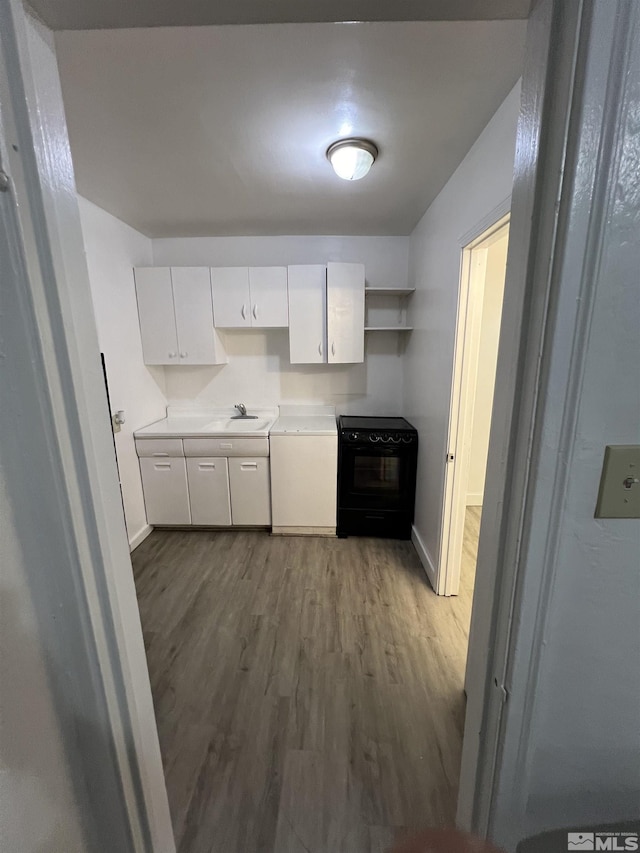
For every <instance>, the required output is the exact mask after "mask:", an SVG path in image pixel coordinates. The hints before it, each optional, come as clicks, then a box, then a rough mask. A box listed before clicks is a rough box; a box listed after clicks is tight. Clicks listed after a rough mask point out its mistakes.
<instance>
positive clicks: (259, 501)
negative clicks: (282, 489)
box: [229, 456, 271, 527]
mask: <svg viewBox="0 0 640 853" xmlns="http://www.w3.org/2000/svg"><path fill="white" fill-rule="evenodd" d="M229 485H230V487H231V517H232V518H233V523H234V524H236V525H237V524H240V525H245V524H247V525H251V524H255V525H260V526H263V527H268V526H269V525H270V524H271V487H270V481H269V460H268V459H265V458H264V457H257V458H253V459H252V458H251V457H248V456H247V457H245V458H236V459H229Z"/></svg>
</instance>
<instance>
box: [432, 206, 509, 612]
mask: <svg viewBox="0 0 640 853" xmlns="http://www.w3.org/2000/svg"><path fill="white" fill-rule="evenodd" d="M508 243H509V214H506V215H504V216H502V217H501V218H500V219H498V220H497V221H496V222H494V223H493V224H492V225H490V226H489V227H488V228H485V229H484V230H483V231H482V232H481V233H480V234H479V235H477V236H476V237H475V238H474V239H473V240H472V241H471V242H469V243H468V244H467V245H466V246H464V247H463V249H462V263H461V274H460V298H459V301H458V319H457V329H456V343H455V357H454V371H453V383H452V391H451V411H450V419H449V441H448V448H447V473H446V478H445V494H444V507H443V513H442V519H443V521H442V538H441V542H442V545H441V553H440V560H439V566H440V575H441V578H442V580H441V584H440V586H441V591H442V593H444V595H457V594H458V593H461V594H463V595H465V596H468V597H469V598H470V599H471V598H472V596H473V587H474V583H475V567H476V559H477V551H478V540H479V536H480V524H481V519H482V503H483V494H484V485H485V478H486V471H487V454H488V450H489V434H490V429H491V413H492V410H493V399H494V391H495V378H496V365H497V360H498V342H499V339H500V324H501V319H502V302H503V296H504V283H505V277H506V268H507V249H508Z"/></svg>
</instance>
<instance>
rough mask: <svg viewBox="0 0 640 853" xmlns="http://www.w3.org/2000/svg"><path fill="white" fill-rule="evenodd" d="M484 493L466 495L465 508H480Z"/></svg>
mask: <svg viewBox="0 0 640 853" xmlns="http://www.w3.org/2000/svg"><path fill="white" fill-rule="evenodd" d="M483 497H484V492H471V493H470V494H468V495H467V504H466V505H467V506H482V498H483Z"/></svg>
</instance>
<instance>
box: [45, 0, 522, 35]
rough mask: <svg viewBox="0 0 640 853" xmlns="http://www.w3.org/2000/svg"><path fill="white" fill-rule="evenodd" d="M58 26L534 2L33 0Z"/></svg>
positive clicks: (446, 13)
mask: <svg viewBox="0 0 640 853" xmlns="http://www.w3.org/2000/svg"><path fill="white" fill-rule="evenodd" d="M30 3H31V6H32V7H33V8H34V9H35V10H36V12H37V13H38V14H39V15H40V17H41V18H42V20H43V21H45V23H46V24H47V25H48V26H49V27H51V28H52V29H54V30H93V29H104V28H107V29H111V28H116V27H188V26H206V25H211V24H274V23H311V22H317V21H363V20H364V21H490V20H498V19H500V18H510V19H515V18H526V17H527V15H528V14H529V10H530V7H531V0H242V2H238V0H215V2H211V0H30Z"/></svg>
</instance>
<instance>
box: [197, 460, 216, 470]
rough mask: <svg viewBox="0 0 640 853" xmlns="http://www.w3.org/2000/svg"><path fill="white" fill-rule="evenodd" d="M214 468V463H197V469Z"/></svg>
mask: <svg viewBox="0 0 640 853" xmlns="http://www.w3.org/2000/svg"><path fill="white" fill-rule="evenodd" d="M215 467H216V464H215V462H199V463H198V468H200V469H201V470H203V469H205V468H209V469H213V468H215Z"/></svg>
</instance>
